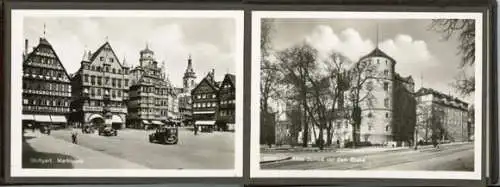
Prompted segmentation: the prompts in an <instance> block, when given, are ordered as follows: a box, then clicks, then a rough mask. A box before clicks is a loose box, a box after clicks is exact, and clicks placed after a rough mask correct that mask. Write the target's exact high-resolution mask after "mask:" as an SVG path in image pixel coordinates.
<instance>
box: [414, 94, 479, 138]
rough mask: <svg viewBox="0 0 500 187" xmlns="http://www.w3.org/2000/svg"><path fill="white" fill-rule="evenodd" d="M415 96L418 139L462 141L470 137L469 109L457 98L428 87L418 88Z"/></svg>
mask: <svg viewBox="0 0 500 187" xmlns="http://www.w3.org/2000/svg"><path fill="white" fill-rule="evenodd" d="M415 95H416V98H417V103H418V104H417V128H418V131H417V132H418V135H417V138H418V141H423V142H430V141H431V140H432V138H433V137H434V138H439V140H442V141H450V142H463V141H468V140H469V139H470V134H471V132H470V131H471V130H472V129H471V128H470V125H469V121H470V109H469V108H468V107H469V106H468V104H467V103H466V102H464V101H462V100H460V99H458V98H455V97H452V96H450V95H447V94H443V93H441V92H438V91H437V90H434V89H430V88H420V89H419V90H418V91H417V93H416V94H415Z"/></svg>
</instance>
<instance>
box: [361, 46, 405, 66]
mask: <svg viewBox="0 0 500 187" xmlns="http://www.w3.org/2000/svg"><path fill="white" fill-rule="evenodd" d="M372 57H383V58H387V59H390V60H391V61H393V62H394V63H395V62H396V60H394V59H393V58H392V57H390V56H389V55H387V54H386V53H385V52H384V51H382V50H380V48H378V47H376V48H375V49H374V50H373V51H372V52H370V53H368V54H367V55H365V56H363V57H361V59H360V61H363V60H364V59H366V58H372Z"/></svg>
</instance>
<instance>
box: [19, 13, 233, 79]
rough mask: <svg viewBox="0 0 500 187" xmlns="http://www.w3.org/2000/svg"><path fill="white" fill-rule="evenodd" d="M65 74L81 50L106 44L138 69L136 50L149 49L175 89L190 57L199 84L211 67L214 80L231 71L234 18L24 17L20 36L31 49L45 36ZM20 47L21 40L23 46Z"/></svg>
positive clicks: (74, 67)
mask: <svg viewBox="0 0 500 187" xmlns="http://www.w3.org/2000/svg"><path fill="white" fill-rule="evenodd" d="M44 24H45V38H46V39H47V40H48V41H49V42H50V43H51V45H52V47H53V48H54V49H55V51H56V53H57V55H58V56H59V58H60V60H61V62H62V64H63V65H64V67H65V68H66V70H67V71H68V73H69V74H71V73H75V72H76V71H77V70H78V68H79V66H80V62H81V60H82V57H83V52H84V50H91V51H92V52H95V51H96V50H97V49H98V48H99V47H100V46H101V45H103V44H104V43H105V42H106V41H109V43H110V44H111V47H112V48H113V50H114V51H115V53H116V55H117V56H118V58H119V60H120V62H121V63H123V59H125V60H126V63H127V64H128V66H134V67H135V66H137V65H139V52H140V50H142V49H144V48H145V47H146V44H148V45H149V48H150V49H151V50H153V51H154V52H155V57H156V60H157V61H158V62H159V64H161V62H162V61H165V65H166V67H167V68H166V69H167V70H166V74H167V76H168V77H169V79H170V80H171V82H172V83H173V84H174V85H176V86H177V87H181V86H182V77H183V75H184V71H185V69H186V67H187V59H188V56H189V55H191V57H192V61H193V67H194V70H195V72H196V75H197V81H200V80H201V79H202V78H203V77H205V76H206V74H207V72H208V71H211V70H212V69H215V76H216V79H217V80H220V81H222V79H223V76H224V74H226V73H233V74H234V73H235V72H236V70H235V63H236V60H237V59H235V41H236V33H235V32H236V30H235V24H236V23H235V21H234V20H233V19H232V18H119V17H115V18H103V17H55V18H54V17H43V18H42V17H26V18H25V19H24V24H23V28H24V38H25V39H28V40H29V47H28V48H29V49H32V48H33V47H35V46H36V45H38V41H39V38H40V37H42V36H44V34H43V33H44ZM23 43H24V42H23Z"/></svg>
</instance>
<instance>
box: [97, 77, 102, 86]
mask: <svg viewBox="0 0 500 187" xmlns="http://www.w3.org/2000/svg"><path fill="white" fill-rule="evenodd" d="M97 85H99V86H101V85H102V77H97Z"/></svg>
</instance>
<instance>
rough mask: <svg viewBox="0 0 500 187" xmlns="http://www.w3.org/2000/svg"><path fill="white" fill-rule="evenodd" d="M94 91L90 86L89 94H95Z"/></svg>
mask: <svg viewBox="0 0 500 187" xmlns="http://www.w3.org/2000/svg"><path fill="white" fill-rule="evenodd" d="M94 91H95V90H94V88H90V95H91V96H95V92H94Z"/></svg>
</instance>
